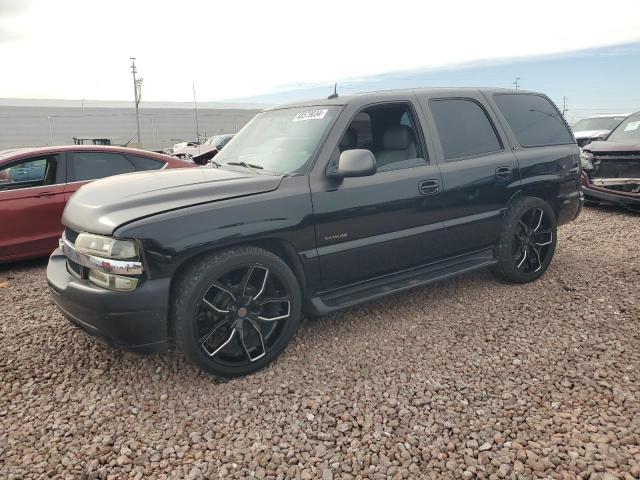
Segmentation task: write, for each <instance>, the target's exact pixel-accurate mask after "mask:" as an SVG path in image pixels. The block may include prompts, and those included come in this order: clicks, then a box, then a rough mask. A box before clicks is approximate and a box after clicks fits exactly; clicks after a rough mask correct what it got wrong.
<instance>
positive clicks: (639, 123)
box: [624, 120, 640, 132]
mask: <svg viewBox="0 0 640 480" xmlns="http://www.w3.org/2000/svg"><path fill="white" fill-rule="evenodd" d="M638 127H640V120H639V121H637V122H629V123H627V125H626V126H625V127H624V131H625V132H629V131H631V130H637V129H638Z"/></svg>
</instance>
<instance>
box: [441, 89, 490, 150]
mask: <svg viewBox="0 0 640 480" xmlns="http://www.w3.org/2000/svg"><path fill="white" fill-rule="evenodd" d="M430 107H431V113H432V114H433V118H434V120H435V122H436V128H437V129H438V135H439V137H440V143H441V144H442V149H443V150H444V158H445V160H455V159H458V158H462V157H469V156H472V155H482V154H485V153H491V152H497V151H499V150H502V145H501V143H500V140H499V139H498V136H497V134H496V131H495V129H494V128H493V125H492V123H491V121H490V120H489V117H487V113H486V112H485V111H484V109H483V108H482V107H481V106H480V105H479V104H478V103H476V102H475V101H473V100H467V99H462V98H447V99H435V100H431V102H430Z"/></svg>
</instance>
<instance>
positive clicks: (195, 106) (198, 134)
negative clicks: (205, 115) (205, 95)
mask: <svg viewBox="0 0 640 480" xmlns="http://www.w3.org/2000/svg"><path fill="white" fill-rule="evenodd" d="M191 86H192V87H193V111H194V113H195V115H196V141H197V142H198V143H200V127H199V126H198V104H197V103H196V81H195V80H193V81H192V82H191Z"/></svg>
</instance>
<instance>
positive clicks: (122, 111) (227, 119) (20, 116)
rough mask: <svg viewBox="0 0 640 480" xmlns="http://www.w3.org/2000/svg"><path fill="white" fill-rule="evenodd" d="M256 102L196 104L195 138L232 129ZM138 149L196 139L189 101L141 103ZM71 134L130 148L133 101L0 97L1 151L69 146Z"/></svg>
mask: <svg viewBox="0 0 640 480" xmlns="http://www.w3.org/2000/svg"><path fill="white" fill-rule="evenodd" d="M260 107H261V106H259V105H242V104H222V103H220V104H218V103H202V104H199V105H198V127H199V128H198V132H199V133H200V139H201V140H203V139H204V137H210V136H212V135H217V134H221V133H235V132H237V131H238V130H239V129H240V128H242V127H243V126H244V125H245V124H246V123H247V122H248V121H249V120H251V118H253V116H254V115H255V114H256V113H258V112H259V111H260V109H261V108H260ZM140 136H141V138H142V147H143V148H145V149H148V150H161V149H163V148H167V147H170V146H172V145H173V144H175V143H178V142H182V141H194V140H196V121H195V115H194V111H193V106H192V105H190V104H189V103H173V102H143V103H142V105H141V108H140ZM73 137H84V138H108V139H110V140H111V143H112V144H113V145H125V144H129V145H130V146H135V144H136V143H137V135H136V117H135V110H134V108H133V102H130V104H129V103H127V102H104V101H88V100H23V99H0V150H3V149H7V148H16V147H34V146H45V145H66V144H73Z"/></svg>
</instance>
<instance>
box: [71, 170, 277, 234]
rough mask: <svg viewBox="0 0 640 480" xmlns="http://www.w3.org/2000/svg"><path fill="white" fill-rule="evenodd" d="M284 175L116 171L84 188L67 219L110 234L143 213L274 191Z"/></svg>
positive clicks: (85, 228) (78, 226)
mask: <svg viewBox="0 0 640 480" xmlns="http://www.w3.org/2000/svg"><path fill="white" fill-rule="evenodd" d="M282 178H283V177H282V176H280V175H279V176H273V175H256V174H251V173H249V172H240V171H235V170H225V169H219V168H185V169H176V170H161V171H153V172H139V173H129V174H126V175H116V176H114V177H108V178H104V179H102V180H98V181H96V182H92V183H89V184H87V185H84V186H83V187H81V188H80V189H79V190H78V191H77V192H76V193H75V194H74V195H73V196H72V197H71V199H70V200H69V202H68V203H67V206H66V208H65V209H64V213H63V215H62V223H63V224H64V225H66V226H68V227H69V228H72V229H74V230H78V231H85V232H91V233H97V234H102V235H111V234H113V232H114V230H115V229H116V228H117V227H119V226H120V225H122V224H124V223H129V222H131V221H133V220H137V219H139V218H143V217H148V216H151V215H156V214H158V213H162V212H167V211H169V210H176V209H179V208H185V207H190V206H193V205H197V204H203V203H210V202H217V201H220V200H225V199H229V198H235V197H244V196H247V195H255V194H258V193H263V192H269V191H272V190H275V189H277V188H278V187H279V185H280V182H281V181H282Z"/></svg>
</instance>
